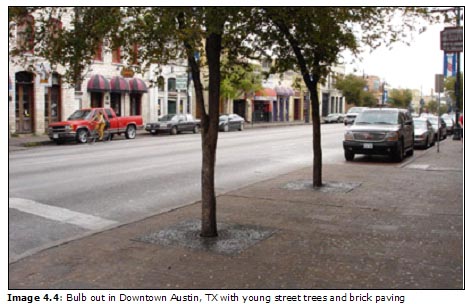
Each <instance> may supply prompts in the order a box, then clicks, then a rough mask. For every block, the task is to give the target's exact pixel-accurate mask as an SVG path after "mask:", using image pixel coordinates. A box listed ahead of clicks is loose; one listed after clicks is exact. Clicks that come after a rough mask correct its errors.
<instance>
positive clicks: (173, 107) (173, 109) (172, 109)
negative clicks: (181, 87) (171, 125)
mask: <svg viewBox="0 0 465 304" xmlns="http://www.w3.org/2000/svg"><path fill="white" fill-rule="evenodd" d="M168 114H176V101H175V100H168Z"/></svg>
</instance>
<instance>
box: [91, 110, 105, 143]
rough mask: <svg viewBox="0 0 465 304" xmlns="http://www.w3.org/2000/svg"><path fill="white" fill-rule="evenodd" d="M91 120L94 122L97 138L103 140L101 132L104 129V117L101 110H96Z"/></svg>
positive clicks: (102, 132)
mask: <svg viewBox="0 0 465 304" xmlns="http://www.w3.org/2000/svg"><path fill="white" fill-rule="evenodd" d="M93 120H94V121H95V122H96V126H95V127H96V128H97V131H98V137H99V140H103V134H104V130H105V118H104V117H103V112H102V111H98V112H97V114H96V115H95V117H94V119H93Z"/></svg>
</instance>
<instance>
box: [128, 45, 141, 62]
mask: <svg viewBox="0 0 465 304" xmlns="http://www.w3.org/2000/svg"><path fill="white" fill-rule="evenodd" d="M130 55H131V64H132V65H138V64H139V60H138V58H137V57H138V56H139V45H137V44H134V45H133V46H132V50H131V54H130Z"/></svg>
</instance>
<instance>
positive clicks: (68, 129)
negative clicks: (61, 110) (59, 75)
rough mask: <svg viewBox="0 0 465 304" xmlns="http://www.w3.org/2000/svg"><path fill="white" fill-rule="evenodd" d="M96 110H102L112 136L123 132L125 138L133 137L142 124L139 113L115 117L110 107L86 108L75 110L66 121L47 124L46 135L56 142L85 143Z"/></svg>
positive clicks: (92, 126)
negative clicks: (73, 141)
mask: <svg viewBox="0 0 465 304" xmlns="http://www.w3.org/2000/svg"><path fill="white" fill-rule="evenodd" d="M97 111H103V116H104V118H105V120H106V121H108V122H109V128H108V131H109V132H110V136H112V137H113V135H121V134H124V135H125V136H126V138H127V139H133V138H135V137H136V130H137V129H142V128H143V126H144V124H143V121H142V116H139V115H134V116H124V117H117V116H116V113H115V111H114V110H113V109H112V108H88V109H81V110H76V111H75V112H74V113H73V114H71V116H69V117H68V119H67V120H66V121H60V122H55V123H51V124H49V125H48V137H49V138H50V139H51V140H53V141H54V142H55V143H57V144H59V143H63V142H64V141H67V140H75V141H77V142H78V143H86V142H87V140H88V137H89V135H90V133H91V131H93V129H94V127H95V126H94V124H93V123H92V119H93V118H94V117H95V115H96V113H97Z"/></svg>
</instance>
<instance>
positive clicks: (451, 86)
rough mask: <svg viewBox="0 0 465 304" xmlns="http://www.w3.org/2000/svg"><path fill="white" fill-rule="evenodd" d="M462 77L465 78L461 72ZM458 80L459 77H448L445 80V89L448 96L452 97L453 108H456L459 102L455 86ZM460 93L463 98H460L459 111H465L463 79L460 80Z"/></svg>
mask: <svg viewBox="0 0 465 304" xmlns="http://www.w3.org/2000/svg"><path fill="white" fill-rule="evenodd" d="M460 79H463V73H460ZM456 82H457V77H455V76H453V77H447V78H446V80H445V81H444V89H445V91H446V94H447V96H448V97H449V98H450V100H451V102H452V105H453V106H452V108H454V109H455V104H456V102H457V95H456V93H455V89H456V88H455V86H456ZM459 90H460V93H459V97H461V99H460V100H459V111H463V81H462V82H460V88H459Z"/></svg>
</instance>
